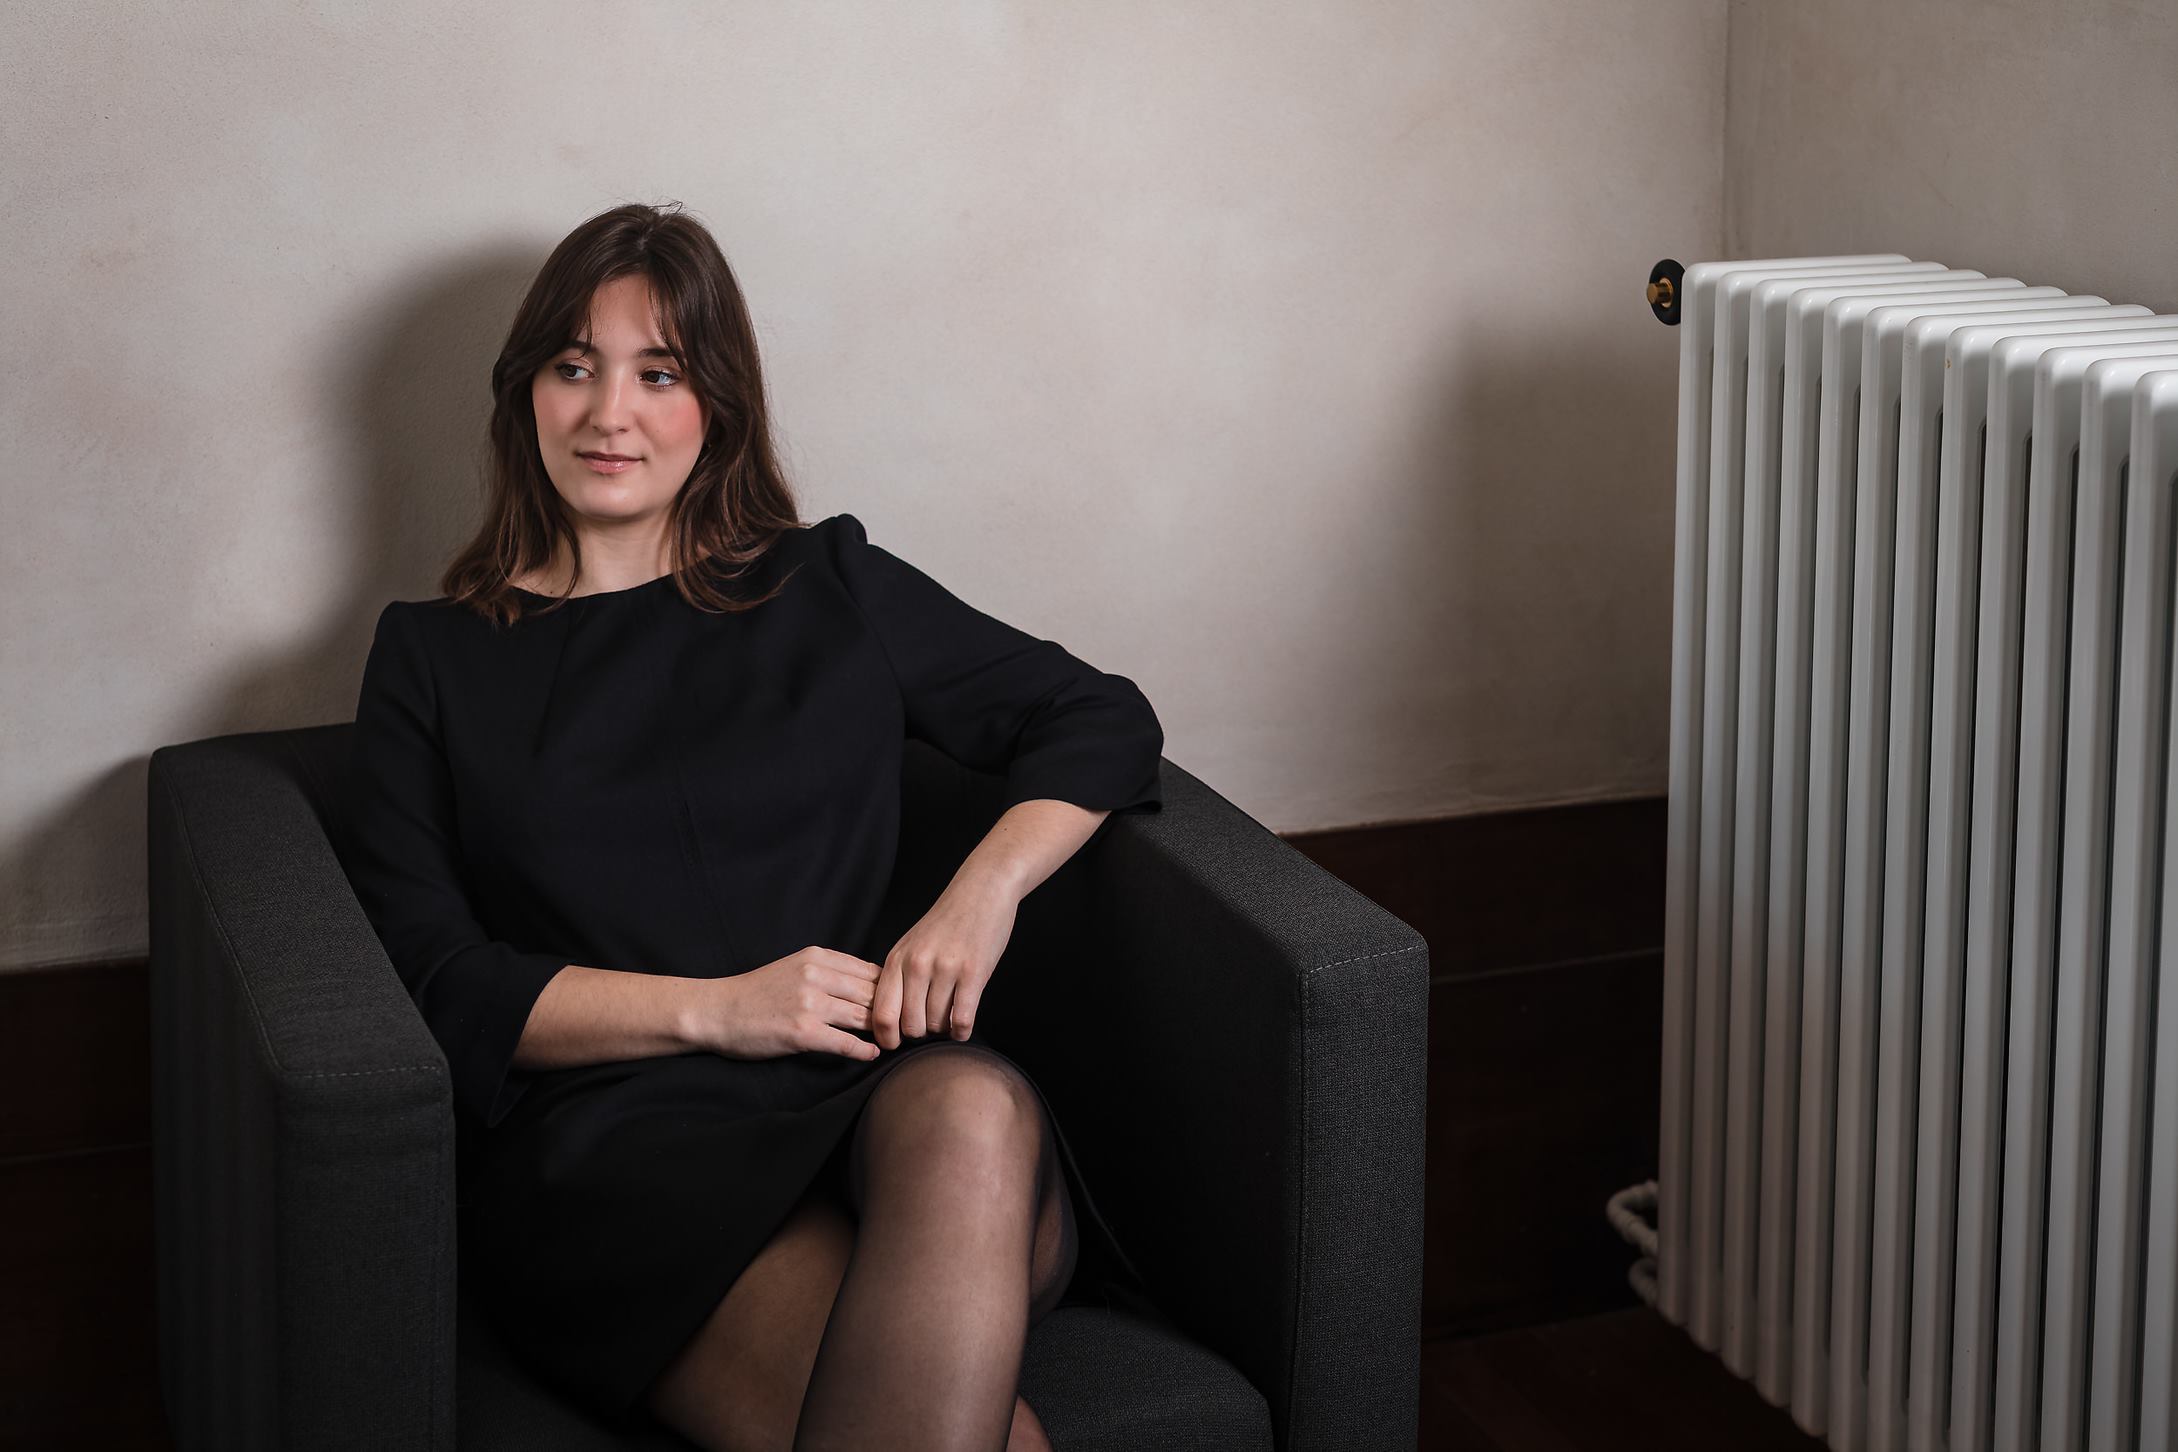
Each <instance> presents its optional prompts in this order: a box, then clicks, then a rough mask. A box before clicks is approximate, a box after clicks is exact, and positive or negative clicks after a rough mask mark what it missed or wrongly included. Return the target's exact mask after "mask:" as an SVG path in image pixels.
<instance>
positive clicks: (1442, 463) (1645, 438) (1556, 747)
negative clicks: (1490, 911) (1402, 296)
mask: <svg viewBox="0 0 2178 1452" xmlns="http://www.w3.org/2000/svg"><path fill="white" fill-rule="evenodd" d="M1641 306H1642V308H1643V311H1644V313H1645V312H1646V304H1642V305H1641ZM1654 332H1655V334H1656V335H1657V336H1656V337H1654V338H1648V339H1644V338H1643V335H1641V334H1639V333H1636V334H1635V338H1636V340H1637V342H1636V343H1635V344H1633V345H1629V346H1626V347H1620V348H1616V349H1613V348H1612V347H1610V346H1609V345H1608V339H1607V338H1606V337H1604V336H1599V335H1598V334H1592V333H1590V334H1579V335H1573V334H1567V335H1562V336H1557V337H1552V336H1548V335H1541V334H1536V333H1521V332H1517V331H1514V330H1512V329H1510V328H1493V327H1491V326H1489V325H1488V324H1486V323H1482V322H1468V323H1463V324H1462V325H1461V326H1460V327H1458V329H1457V330H1456V331H1455V332H1453V333H1452V334H1450V335H1449V336H1448V338H1447V339H1446V342H1445V346H1444V347H1443V349H1442V350H1441V352H1440V353H1439V355H1438V358H1437V361H1436V362H1435V364H1434V365H1433V366H1432V367H1431V368H1430V369H1429V370H1428V374H1427V379H1426V383H1425V384H1424V386H1423V387H1422V388H1421V389H1418V390H1417V393H1416V398H1415V402H1414V406H1413V408H1412V410H1411V413H1412V416H1413V419H1414V425H1415V426H1414V429H1413V432H1412V435H1411V437H1410V439H1409V441H1408V443H1407V446H1406V450H1405V452H1404V453H1403V454H1402V455H1399V456H1396V457H1395V459H1394V461H1393V464H1392V467H1394V468H1395V469H1396V470H1397V475H1396V477H1395V478H1393V479H1391V480H1388V481H1385V482H1383V483H1381V484H1377V485H1374V486H1363V485H1357V488H1356V493H1357V497H1364V498H1369V499H1372V500H1376V501H1379V504H1378V505H1377V507H1378V508H1382V509H1396V510H1397V511H1398V515H1399V519H1398V524H1397V527H1396V528H1392V529H1388V530H1387V529H1382V528H1372V527H1371V526H1369V525H1367V524H1366V523H1357V524H1356V525H1355V526H1354V532H1353V533H1352V534H1351V535H1350V536H1349V537H1348V539H1349V541H1350V542H1351V543H1352V544H1354V545H1356V546H1358V547H1359V548H1357V549H1356V551H1355V554H1354V555H1353V556H1352V557H1350V558H1349V559H1347V560H1340V559H1337V558H1336V557H1335V556H1334V557H1332V558H1328V559H1326V560H1325V561H1324V568H1323V569H1322V570H1321V571H1320V572H1319V573H1318V578H1320V579H1321V580H1322V581H1323V582H1324V584H1325V586H1326V587H1327V588H1326V594H1325V596H1324V598H1323V600H1322V601H1321V603H1320V605H1319V606H1318V607H1317V608H1318V610H1319V611H1320V612H1321V616H1322V618H1323V619H1324V621H1325V622H1326V624H1325V628H1324V629H1323V630H1322V631H1321V632H1320V633H1319V635H1318V638H1319V639H1324V640H1336V641H1338V642H1340V648H1339V649H1338V650H1337V651H1335V652H1331V653H1327V654H1326V655H1325V657H1324V658H1322V659H1320V660H1316V661H1313V662H1310V663H1309V664H1308V665H1307V667H1306V668H1305V669H1301V670H1297V671H1296V672H1294V673H1292V674H1291V675H1289V676H1287V677H1286V679H1290V680H1292V681H1293V682H1294V684H1295V687H1296V689H1297V690H1305V691H1306V692H1307V693H1309V695H1311V696H1313V697H1315V698H1316V699H1318V700H1322V699H1330V700H1337V701H1341V702H1345V703H1346V712H1345V714H1344V716H1343V719H1342V721H1341V724H1340V727H1339V729H1340V731H1341V733H1342V734H1350V736H1351V737H1352V738H1354V739H1366V740H1370V741H1373V742H1377V743H1379V744H1380V745H1379V749H1381V750H1382V751H1383V752H1385V754H1386V755H1387V756H1388V757H1390V758H1392V759H1398V760H1410V761H1415V762H1425V763H1430V767H1429V770H1428V771H1427V773H1426V774H1410V775H1409V779H1407V780H1405V781H1402V782H1401V783H1399V784H1398V786H1397V797H1396V798H1395V799H1388V800H1387V802H1386V803H1385V810H1383V811H1377V812H1356V813H1355V814H1354V815H1355V817H1356V818H1357V819H1360V820H1389V819H1391V818H1394V817H1398V816H1413V815H1416V813H1415V812H1414V811H1413V810H1412V807H1411V803H1413V802H1415V801H1429V802H1433V803H1439V804H1441V805H1440V806H1437V807H1435V808H1433V812H1434V811H1442V812H1447V813H1452V814H1465V813H1470V812H1483V811H1491V810H1498V809H1504V808H1511V807H1525V806H1542V805H1548V804H1555V803H1558V802H1569V801H1572V802H1590V801H1602V800H1612V799H1617V798H1622V797H1632V796H1643V795H1652V794H1655V793H1657V792H1661V791H1662V790H1663V786H1664V780H1665V776H1666V767H1667V761H1668V750H1669V746H1670V740H1669V738H1670V714H1671V713H1670V684H1671V572H1672V523H1673V512H1674V507H1675V501H1674V497H1673V491H1674V487H1675V485H1674V470H1675V467H1676V465H1675V452H1674V451H1675V448H1676V443H1675V440H1676V437H1677V430H1678V413H1677V408H1678V404H1677V398H1678V338H1677V335H1676V334H1675V333H1673V332H1671V331H1670V330H1668V329H1665V328H1663V327H1660V326H1659V327H1656V328H1654ZM1613 336H1615V335H1613ZM1362 549H1366V550H1367V552H1368V553H1367V555H1366V557H1364V556H1363V555H1362V554H1361V550H1362ZM1333 622H1336V623H1335V624H1334V623H1333ZM1303 704H1304V703H1302V702H1301V701H1299V700H1298V699H1296V701H1295V703H1294V706H1293V708H1292V709H1294V710H1295V711H1299V710H1301V708H1302V705H1303ZM1596 773H1600V775H1595V779H1592V780H1583V779H1580V778H1581V775H1583V774H1588V775H1594V774H1596ZM1400 801H1404V802H1406V803H1408V804H1410V805H1409V806H1408V807H1407V808H1406V809H1405V810H1401V809H1400V808H1399V802H1400Z"/></svg>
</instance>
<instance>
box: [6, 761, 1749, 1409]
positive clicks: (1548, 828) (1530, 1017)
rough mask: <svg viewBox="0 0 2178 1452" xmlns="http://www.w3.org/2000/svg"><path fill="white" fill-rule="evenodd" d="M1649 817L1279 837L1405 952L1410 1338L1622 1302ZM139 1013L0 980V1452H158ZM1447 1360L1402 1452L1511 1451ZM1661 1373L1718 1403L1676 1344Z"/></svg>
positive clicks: (1655, 965)
mask: <svg viewBox="0 0 2178 1452" xmlns="http://www.w3.org/2000/svg"><path fill="white" fill-rule="evenodd" d="M1664 814H1665V803H1664V801H1663V799H1661V798H1655V799H1648V800H1641V801H1630V802H1613V803H1604V804H1596V805H1582V806H1566V807H1553V808H1547V809H1539V810H1528V811H1515V812H1504V813H1497V814H1492V815H1487V816H1470V817H1459V818H1451V819H1445V820H1438V821H1427V822H1411V823H1395V824H1390V825H1383V826H1370V827H1356V828H1345V829H1341V830H1337V831H1329V832H1307V833H1296V834H1292V835H1289V836H1288V837H1287V840H1288V841H1290V842H1291V843H1292V844H1293V845H1294V846H1295V847H1296V848H1298V849H1299V850H1301V851H1302V852H1304V853H1306V854H1307V855H1308V856H1309V857H1311V858H1312V859H1314V860H1315V861H1316V862H1318V863H1319V864H1321V865H1322V866H1323V867H1324V868H1326V869H1327V870H1328V871H1330V872H1331V873H1333V874H1334V875H1335V876H1337V877H1339V878H1341V879H1343V880H1344V881H1346V882H1348V883H1350V884H1352V885H1353V886H1354V887H1355V888H1357V889H1358V890H1359V891H1361V892H1363V893H1365V894H1366V895H1368V896H1369V897H1371V898H1373V899H1375V900H1376V901H1377V902H1379V903H1382V904H1383V905H1384V906H1385V907H1387V908H1389V909H1390V910H1391V911H1393V912H1395V913H1397V914H1398V915H1399V916H1400V917H1401V918H1403V919H1405V920H1406V921H1407V922H1408V923H1410V924H1412V925H1413V926H1414V927H1415V929H1416V930H1417V931H1419V932H1421V933H1422V934H1423V936H1424V937H1426V938H1427V939H1428V941H1429V946H1430V959H1431V963H1432V965H1433V981H1432V984H1431V989H1430V1051H1429V1052H1430V1074H1429V1105H1428V1118H1429V1130H1428V1181H1427V1196H1428V1200H1427V1243H1426V1249H1425V1263H1426V1268H1425V1273H1424V1293H1423V1294H1424V1306H1423V1318H1424V1334H1425V1336H1430V1337H1444V1336H1448V1335H1453V1334H1457V1333H1464V1332H1473V1331H1478V1330H1487V1329H1496V1328H1509V1327H1521V1326H1531V1325H1534V1324H1536V1323H1540V1322H1547V1321H1560V1320H1564V1319H1566V1318H1570V1317H1577V1316H1583V1315H1586V1314H1588V1313H1591V1312H1599V1311H1613V1310H1619V1309H1620V1308H1625V1307H1629V1306H1632V1305H1633V1304H1634V1298H1633V1295H1632V1293H1631V1291H1630V1290H1628V1288H1627V1285H1626V1279H1625V1272H1626V1266H1627V1265H1628V1263H1629V1262H1630V1260H1631V1252H1630V1251H1629V1250H1628V1249H1627V1248H1626V1247H1625V1246H1624V1245H1623V1244H1621V1243H1620V1241H1619V1240H1618V1238H1617V1237H1616V1236H1615V1235H1614V1234H1613V1233H1612V1232H1611V1230H1610V1229H1609V1227H1608V1225H1607V1224H1606V1223H1605V1221H1604V1218H1603V1204H1604V1201H1605V1199H1606V1198H1608V1196H1609V1195H1610V1194H1611V1192H1612V1191H1614V1190H1617V1189H1618V1188H1620V1187H1621V1186H1623V1185H1627V1184H1631V1183H1633V1182H1635V1181H1638V1180H1642V1179H1646V1178H1648V1177H1649V1176H1651V1175H1653V1174H1654V1173H1655V1165H1656V1113H1657V1086H1658V1078H1657V1075H1658V1058H1657V1055H1658V1044H1659V1037H1660V1036H1659V1005H1660V1001H1661V988H1660V960H1661V948H1662V943H1663V856H1664ZM148 1006H149V993H148V981H147V977H146V965H145V963H144V962H143V961H142V960H140V959H139V960H134V961H127V962H119V963H101V964H89V965H75V966H66V967H55V968H50V969H40V970H36V971H32V972H22V973H8V974H0V1226H5V1227H6V1231H7V1233H6V1234H5V1235H0V1285H5V1286H7V1287H8V1288H9V1292H10V1294H8V1295H5V1296H0V1367H5V1368H6V1370H5V1371H4V1372H0V1446H7V1447H13V1446H24V1447H32V1446H36V1447H48V1446H91V1445H96V1446H101V1447H112V1448H117V1449H118V1448H132V1449H133V1448H163V1447H165V1446H166V1445H167V1444H166V1440H165V1435H164V1431H163V1426H162V1420H161V1416H160V1412H159V1397H158V1390H157V1387H158V1376H157V1362H156V1351H155V1347H156V1333H155V1321H154V1300H153V1295H154V1292H153V1279H152V1271H153V1251H152V1235H151V1152H150V1146H149V1140H150V1137H151V1130H150V1123H151V1117H150V1072H149V1070H150V1063H149V1060H150V1053H149V1032H150V1029H149V1013H148ZM1622 1317H1635V1319H1634V1320H1630V1321H1627V1320H1611V1319H1608V1318H1606V1319H1604V1320H1600V1321H1597V1322H1595V1323H1594V1324H1595V1325H1596V1326H1598V1327H1600V1328H1603V1331H1602V1332H1599V1333H1597V1334H1601V1335H1603V1340H1602V1341H1598V1342H1597V1345H1598V1346H1599V1347H1600V1346H1602V1345H1603V1344H1604V1342H1612V1344H1616V1342H1615V1341H1612V1338H1613V1337H1614V1336H1615V1337H1618V1338H1619V1339H1624V1338H1625V1337H1626V1336H1627V1335H1629V1334H1631V1333H1629V1332H1627V1331H1626V1330H1625V1327H1627V1326H1635V1327H1643V1328H1646V1329H1647V1331H1648V1332H1650V1333H1652V1334H1654V1335H1656V1336H1660V1337H1661V1339H1662V1340H1663V1341H1665V1342H1667V1343H1668V1342H1669V1341H1670V1339H1671V1338H1673V1337H1677V1336H1678V1333H1677V1332H1676V1331H1674V1330H1671V1329H1670V1328H1668V1327H1665V1326H1664V1324H1663V1323H1662V1322H1661V1321H1660V1320H1658V1319H1657V1318H1655V1317H1654V1316H1653V1314H1650V1313H1647V1312H1641V1313H1632V1312H1622ZM1640 1317H1646V1318H1647V1319H1646V1321H1642V1320H1640V1319H1639V1318H1640ZM1583 1324H1586V1323H1583ZM1568 1334H1572V1333H1568ZM1564 1339H1565V1337H1563V1336H1561V1337H1560V1340H1564ZM1590 1339H1594V1336H1591V1338H1590ZM1679 1339H1680V1340H1681V1341H1683V1338H1679ZM1636 1343H1637V1344H1638V1345H1639V1346H1641V1347H1648V1346H1649V1342H1648V1341H1644V1340H1640V1339H1639V1338H1638V1337H1637V1338H1636ZM1460 1344H1461V1345H1463V1346H1473V1347H1475V1348H1477V1350H1476V1352H1475V1353H1474V1355H1472V1356H1469V1357H1468V1358H1467V1359H1466V1360H1459V1359H1454V1360H1450V1361H1448V1360H1446V1359H1444V1357H1443V1356H1441V1355H1433V1359H1431V1360H1429V1361H1428V1363H1427V1366H1428V1370H1427V1373H1426V1374H1425V1378H1424V1400H1425V1403H1426V1404H1428V1406H1429V1407H1430V1408H1431V1410H1430V1411H1427V1412H1425V1415H1424V1418H1423V1422H1424V1430H1425V1432H1427V1433H1428V1434H1429V1435H1428V1436H1427V1437H1426V1439H1425V1442H1424V1445H1425V1447H1457V1446H1466V1445H1474V1446H1477V1447H1485V1446H1495V1445H1499V1444H1498V1443H1495V1442H1491V1441H1486V1440H1485V1441H1474V1442H1473V1443H1472V1444H1470V1443H1469V1442H1467V1441H1465V1440H1462V1439H1461V1437H1456V1436H1452V1435H1451V1431H1450V1430H1449V1429H1453V1428H1455V1427H1457V1426H1468V1425H1469V1424H1473V1426H1474V1427H1478V1428H1479V1427H1485V1426H1487V1425H1491V1424H1492V1419H1493V1418H1497V1419H1498V1421H1499V1422H1500V1423H1502V1425H1503V1426H1505V1427H1513V1428H1517V1417H1514V1418H1513V1420H1512V1421H1510V1422H1505V1421H1503V1416H1509V1415H1511V1414H1510V1413H1505V1412H1504V1408H1502V1407H1501V1408H1497V1409H1496V1410H1494V1411H1493V1409H1492V1408H1491V1407H1490V1406H1488V1405H1484V1404H1482V1403H1480V1402H1479V1401H1478V1397H1480V1396H1481V1393H1480V1392H1479V1391H1477V1389H1476V1388H1477V1385H1478V1383H1477V1380H1476V1379H1477V1378H1478V1377H1479V1378H1480V1379H1481V1383H1480V1384H1490V1385H1495V1384H1496V1383H1495V1380H1494V1378H1495V1377H1496V1376H1497V1373H1496V1372H1495V1371H1494V1370H1491V1368H1495V1367H1497V1365H1498V1363H1500V1362H1505V1363H1506V1364H1507V1365H1512V1364H1513V1362H1514V1361H1517V1360H1518V1357H1519V1356H1529V1358H1530V1360H1531V1361H1532V1360H1533V1355H1532V1353H1533V1352H1534V1346H1531V1345H1530V1343H1528V1342H1526V1341H1518V1342H1516V1341H1506V1340H1502V1339H1501V1338H1482V1339H1481V1340H1477V1341H1472V1342H1462V1343H1460ZM1542 1344H1543V1343H1542V1342H1537V1343H1535V1345H1542ZM1551 1344H1552V1345H1555V1344H1556V1343H1551ZM1567 1344H1568V1345H1572V1344H1574V1343H1573V1342H1568V1343H1567ZM1580 1344H1581V1345H1583V1346H1585V1344H1586V1343H1585V1342H1583V1343H1580ZM1492 1348H1495V1349H1492ZM1516 1353H1517V1354H1518V1355H1516ZM1569 1354H1570V1353H1569ZM1582 1354H1586V1353H1585V1352H1583V1353H1582ZM1643 1354H1645V1355H1648V1356H1650V1357H1651V1359H1655V1358H1658V1357H1662V1358H1666V1359H1670V1358H1672V1357H1676V1356H1677V1353H1676V1352H1675V1351H1671V1350H1669V1349H1668V1347H1667V1349H1665V1350H1661V1351H1659V1350H1655V1349H1653V1348H1652V1349H1650V1350H1647V1351H1645V1352H1644V1353H1643ZM1508 1358H1511V1359H1510V1360H1509V1359H1508ZM1671 1364H1672V1365H1674V1366H1678V1367H1681V1368H1682V1369H1683V1370H1682V1374H1683V1375H1684V1376H1687V1377H1690V1378H1695V1379H1708V1380H1713V1381H1714V1382H1715V1383H1716V1389H1715V1395H1718V1396H1721V1397H1723V1398H1725V1400H1726V1403H1727V1404H1736V1402H1735V1401H1734V1399H1735V1398H1737V1397H1738V1392H1739V1390H1741V1388H1740V1386H1739V1383H1738V1382H1737V1381H1736V1379H1735V1378H1733V1377H1732V1376H1731V1375H1730V1373H1728V1372H1726V1371H1724V1370H1723V1368H1722V1367H1721V1366H1718V1365H1716V1363H1714V1361H1712V1360H1710V1359H1708V1358H1705V1357H1702V1356H1701V1355H1700V1354H1699V1353H1698V1352H1695V1351H1693V1349H1692V1348H1691V1345H1688V1347H1687V1355H1686V1356H1685V1357H1684V1358H1681V1359H1678V1360H1673V1361H1672V1362H1671ZM1535 1394H1536V1395H1541V1394H1542V1393H1541V1392H1539V1391H1538V1392H1537V1393H1535ZM1707 1394H1708V1393H1706V1392H1697V1391H1693V1390H1689V1391H1687V1392H1686V1396H1689V1397H1698V1396H1700V1395H1707ZM1659 1395H1660V1396H1663V1397H1668V1396H1669V1395H1670V1394H1669V1393H1668V1392H1662V1393H1659ZM1508 1405H1510V1404H1509V1403H1508ZM1662 1405H1663V1403H1662V1402H1659V1401H1656V1400H1654V1399H1652V1406H1662ZM1629 1410H1631V1409H1630V1408H1629ZM1514 1411H1515V1412H1518V1411H1519V1409H1518V1408H1515V1409H1514ZM1501 1414H1503V1415H1501ZM1521 1414H1522V1415H1524V1413H1521ZM1671 1421H1672V1416H1671V1415H1664V1422H1665V1425H1667V1426H1668V1425H1669V1424H1670V1423H1671ZM1463 1435H1464V1434H1463ZM1477 1435H1478V1436H1481V1435H1483V1434H1482V1433H1479V1432H1478V1433H1477ZM1500 1435H1503V1434H1502V1433H1500ZM1502 1445H1504V1446H1507V1447H1510V1446H1514V1445H1526V1444H1520V1443H1516V1442H1510V1441H1508V1442H1504V1443H1503V1444H1502ZM1535 1445H1542V1444H1535ZM1549 1445H1553V1446H1555V1445H1559V1444H1557V1443H1551V1444H1549ZM1581 1445H1587V1444H1585V1443H1583V1444H1581ZM1598 1445H1600V1444H1598ZM1659 1445H1662V1444H1659ZM1673 1445H1690V1444H1686V1443H1676V1444H1673Z"/></svg>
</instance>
